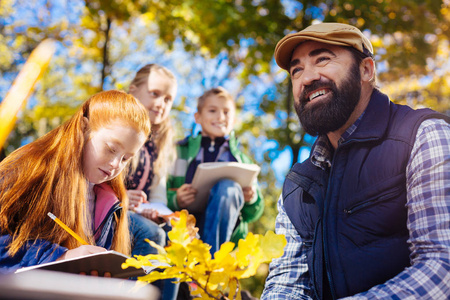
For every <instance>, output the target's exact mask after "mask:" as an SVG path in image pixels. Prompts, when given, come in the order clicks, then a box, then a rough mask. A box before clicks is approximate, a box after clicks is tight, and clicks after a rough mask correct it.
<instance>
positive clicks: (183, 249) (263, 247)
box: [122, 210, 286, 299]
mask: <svg viewBox="0 0 450 300" xmlns="http://www.w3.org/2000/svg"><path fill="white" fill-rule="evenodd" d="M178 216H179V218H176V219H172V220H171V224H172V230H171V231H170V232H169V233H168V236H169V239H170V242H169V245H168V246H167V247H165V248H163V247H161V246H159V245H157V244H155V243H154V242H152V241H148V242H149V243H150V244H151V245H152V246H153V247H155V248H157V249H158V254H150V255H146V256H136V258H130V259H128V260H127V261H126V263H124V264H123V266H122V267H124V268H126V267H136V268H141V267H145V266H158V268H157V269H155V271H153V272H151V273H149V274H148V275H146V276H143V277H140V278H139V279H138V280H139V281H144V282H153V281H155V280H159V279H174V280H178V281H180V282H182V281H184V282H188V283H190V287H191V294H192V295H199V296H200V297H201V298H202V299H221V298H222V297H224V298H228V299H240V285H239V279H242V278H248V277H251V276H253V275H255V273H256V271H257V269H258V267H259V265H260V264H262V263H268V262H270V261H271V260H272V259H273V258H277V257H280V256H281V255H282V254H283V249H284V246H285V245H286V238H285V237H284V236H282V235H277V234H275V233H274V232H273V231H268V232H267V233H266V234H265V235H264V236H262V235H258V234H252V233H249V234H248V236H247V238H246V239H244V240H239V242H238V246H237V247H236V249H235V244H234V243H232V242H226V243H224V244H222V246H221V247H220V249H219V250H218V251H217V252H216V253H214V257H213V256H212V255H211V253H210V248H211V246H210V245H208V244H206V243H203V242H202V241H201V240H200V239H199V238H198V237H197V236H196V233H197V229H196V228H195V227H194V226H195V218H194V217H193V216H192V215H189V214H188V212H187V211H186V210H183V211H181V212H180V213H179V215H178Z"/></svg>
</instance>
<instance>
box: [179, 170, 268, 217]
mask: <svg viewBox="0 0 450 300" xmlns="http://www.w3.org/2000/svg"><path fill="white" fill-rule="evenodd" d="M260 170H261V168H260V167H259V166H258V165H255V164H244V163H239V162H208V163H201V164H199V165H198V166H197V170H196V171H195V174H194V178H193V179H192V187H193V188H195V189H196V190H197V195H196V197H195V201H194V202H193V203H192V204H191V205H190V206H188V207H187V209H188V210H189V212H191V213H193V212H199V211H203V210H204V209H205V208H206V204H207V203H208V197H209V192H210V191H211V188H212V187H213V186H214V185H215V184H216V183H217V182H218V181H219V180H221V179H231V180H234V181H236V182H237V183H239V184H240V186H241V187H247V186H251V185H252V184H253V182H254V181H255V180H256V177H257V176H258V174H259V171H260Z"/></svg>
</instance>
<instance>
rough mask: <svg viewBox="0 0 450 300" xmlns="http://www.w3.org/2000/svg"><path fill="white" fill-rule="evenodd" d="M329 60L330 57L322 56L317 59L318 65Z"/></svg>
mask: <svg viewBox="0 0 450 300" xmlns="http://www.w3.org/2000/svg"><path fill="white" fill-rule="evenodd" d="M328 60H330V58H329V57H326V56H322V57H319V58H318V59H317V63H321V62H324V61H328Z"/></svg>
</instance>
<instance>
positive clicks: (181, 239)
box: [168, 211, 191, 246]
mask: <svg viewBox="0 0 450 300" xmlns="http://www.w3.org/2000/svg"><path fill="white" fill-rule="evenodd" d="M186 221H187V211H182V212H181V213H180V218H179V219H178V220H175V219H172V230H171V231H170V232H169V233H168V236H169V239H170V241H171V242H172V243H177V244H180V245H183V246H187V244H189V243H190V242H191V238H190V236H189V231H188V229H187V227H186Z"/></svg>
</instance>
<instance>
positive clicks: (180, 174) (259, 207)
mask: <svg viewBox="0 0 450 300" xmlns="http://www.w3.org/2000/svg"><path fill="white" fill-rule="evenodd" d="M201 140H202V136H201V134H198V135H197V136H195V137H193V136H189V137H187V138H186V139H184V140H182V141H180V142H179V143H178V144H177V160H176V162H175V166H174V170H173V171H172V172H171V174H169V176H168V180H167V202H168V203H167V204H168V207H169V208H170V209H172V210H173V211H177V210H180V207H178V203H177V192H176V189H177V188H179V187H180V186H182V185H183V184H184V183H185V177H186V170H187V166H189V164H190V163H191V162H192V160H193V159H195V157H196V156H197V154H198V152H199V151H200V146H201ZM228 144H229V147H230V152H231V154H232V155H233V156H234V157H235V158H236V160H237V161H238V162H241V163H250V164H251V163H253V161H252V160H251V159H250V158H249V157H248V156H247V155H245V154H244V153H242V152H241V151H240V150H239V149H238V141H237V140H236V138H235V136H234V132H231V133H230V139H229V141H228ZM263 211H264V200H263V198H262V194H261V190H260V188H259V186H258V184H257V183H256V200H252V201H251V204H249V203H245V204H244V207H243V208H242V210H241V213H240V216H239V221H240V222H239V225H238V226H237V227H236V228H235V230H234V231H233V234H232V235H231V241H232V242H234V243H235V244H236V245H237V242H238V241H239V239H243V238H245V237H246V236H247V234H248V223H250V222H253V221H256V220H258V219H259V218H260V217H261V215H262V213H263Z"/></svg>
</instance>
